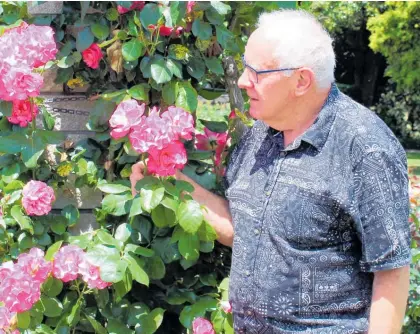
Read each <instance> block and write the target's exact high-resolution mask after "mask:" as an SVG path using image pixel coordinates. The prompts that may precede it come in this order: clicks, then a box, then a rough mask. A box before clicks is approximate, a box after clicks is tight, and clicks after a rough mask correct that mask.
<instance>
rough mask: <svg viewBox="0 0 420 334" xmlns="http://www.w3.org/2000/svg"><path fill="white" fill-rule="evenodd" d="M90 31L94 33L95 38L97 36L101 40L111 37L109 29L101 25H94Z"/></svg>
mask: <svg viewBox="0 0 420 334" xmlns="http://www.w3.org/2000/svg"><path fill="white" fill-rule="evenodd" d="M90 30H91V31H92V34H93V36H95V37H96V38H97V39H99V40H101V41H102V40H104V39H106V38H107V37H108V35H109V28H108V26H106V25H104V24H100V23H94V24H93V25H92V26H91V27H90Z"/></svg>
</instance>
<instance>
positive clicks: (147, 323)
mask: <svg viewBox="0 0 420 334" xmlns="http://www.w3.org/2000/svg"><path fill="white" fill-rule="evenodd" d="M164 313H165V310H164V309H162V308H155V309H154V310H153V311H152V312H150V313H149V314H148V315H147V316H146V317H145V319H142V322H141V325H140V327H141V333H147V334H149V333H150V334H152V333H154V332H156V330H157V329H158V328H159V327H160V325H161V324H162V321H163V314H164Z"/></svg>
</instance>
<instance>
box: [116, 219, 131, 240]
mask: <svg viewBox="0 0 420 334" xmlns="http://www.w3.org/2000/svg"><path fill="white" fill-rule="evenodd" d="M132 231H133V229H132V227H131V225H128V224H126V223H124V224H121V225H120V226H118V227H117V230H116V231H115V239H117V240H119V241H121V242H126V241H127V240H128V239H129V238H130V236H131V233H132Z"/></svg>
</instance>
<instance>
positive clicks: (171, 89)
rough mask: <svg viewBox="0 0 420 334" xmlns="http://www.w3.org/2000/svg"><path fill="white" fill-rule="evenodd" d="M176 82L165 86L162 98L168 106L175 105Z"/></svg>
mask: <svg viewBox="0 0 420 334" xmlns="http://www.w3.org/2000/svg"><path fill="white" fill-rule="evenodd" d="M175 92H176V82H175V81H170V82H168V83H167V84H165V85H163V88H162V97H163V101H165V103H166V104H168V105H171V104H174V103H175V98H176V96H175Z"/></svg>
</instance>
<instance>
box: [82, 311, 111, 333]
mask: <svg viewBox="0 0 420 334" xmlns="http://www.w3.org/2000/svg"><path fill="white" fill-rule="evenodd" d="M84 316H85V317H86V319H87V320H88V321H89V322H90V324H91V325H92V327H93V329H94V330H95V333H97V334H108V332H107V330H106V329H105V327H103V326H102V325H101V324H100V323H99V322H98V321H96V319H95V318H93V317H92V316H90V315H88V314H86V313H84Z"/></svg>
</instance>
